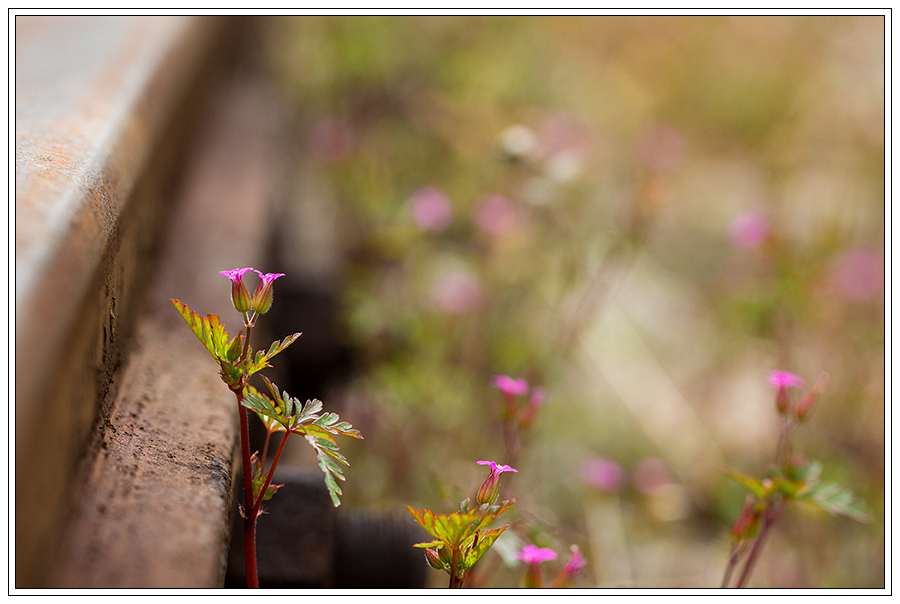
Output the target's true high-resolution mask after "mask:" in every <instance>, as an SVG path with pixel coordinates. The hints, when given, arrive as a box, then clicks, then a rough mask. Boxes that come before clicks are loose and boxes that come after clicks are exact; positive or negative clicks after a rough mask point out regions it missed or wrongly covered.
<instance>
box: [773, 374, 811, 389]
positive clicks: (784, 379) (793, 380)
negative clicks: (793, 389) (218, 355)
mask: <svg viewBox="0 0 900 604" xmlns="http://www.w3.org/2000/svg"><path fill="white" fill-rule="evenodd" d="M769 383H770V384H772V385H773V386H775V387H776V388H778V389H779V390H780V389H782V388H787V387H789V386H802V385H803V379H802V378H800V377H798V376H796V375H794V374H793V373H791V372H790V371H773V372H771V373H770V374H769Z"/></svg>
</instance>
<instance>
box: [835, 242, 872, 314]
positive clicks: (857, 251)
mask: <svg viewBox="0 0 900 604" xmlns="http://www.w3.org/2000/svg"><path fill="white" fill-rule="evenodd" d="M831 279H832V282H833V283H834V286H835V289H836V290H837V291H838V293H839V294H840V295H841V296H843V297H844V298H846V299H848V300H854V301H862V300H868V299H870V298H874V297H875V296H877V295H878V294H879V292H880V291H881V288H882V286H883V285H884V256H883V255H882V254H881V252H879V251H876V250H870V249H864V248H853V249H850V250H847V251H846V252H844V253H843V254H841V255H840V256H839V257H838V258H837V259H836V260H835V262H834V264H833V265H832V268H831Z"/></svg>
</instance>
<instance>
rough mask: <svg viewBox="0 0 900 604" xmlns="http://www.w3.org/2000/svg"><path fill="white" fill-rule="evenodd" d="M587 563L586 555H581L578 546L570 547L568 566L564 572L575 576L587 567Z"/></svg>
mask: <svg viewBox="0 0 900 604" xmlns="http://www.w3.org/2000/svg"><path fill="white" fill-rule="evenodd" d="M587 563H588V561H587V558H585V557H584V554H582V553H581V550H580V549H578V546H577V545H572V546H570V547H569V561H568V562H566V566H565V568H563V572H564V573H566V574H568V575H570V576H574V575H575V574H577V573H578V572H579V571H580V570H582V569H583V568H584V567H585V566H587Z"/></svg>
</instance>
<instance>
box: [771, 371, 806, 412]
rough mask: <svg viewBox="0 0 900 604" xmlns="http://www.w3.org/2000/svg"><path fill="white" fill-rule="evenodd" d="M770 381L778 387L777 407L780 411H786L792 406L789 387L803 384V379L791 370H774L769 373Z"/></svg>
mask: <svg viewBox="0 0 900 604" xmlns="http://www.w3.org/2000/svg"><path fill="white" fill-rule="evenodd" d="M769 383H770V384H772V385H773V386H775V387H776V388H777V389H778V394H776V395H775V408H776V409H778V412H779V413H786V412H787V410H788V409H789V408H790V406H791V401H790V398H789V397H788V393H787V389H788V388H789V387H791V386H802V385H803V380H802V379H801V378H800V377H798V376H796V375H794V374H793V373H791V372H790V371H773V372H771V373H770V374H769Z"/></svg>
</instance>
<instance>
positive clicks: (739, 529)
mask: <svg viewBox="0 0 900 604" xmlns="http://www.w3.org/2000/svg"><path fill="white" fill-rule="evenodd" d="M758 525H759V512H758V511H757V510H756V501H755V500H754V499H753V496H752V495H748V496H747V499H746V500H745V501H744V509H742V510H741V515H740V516H738V518H737V520H735V521H734V524H733V525H732V526H731V537H732V539H734V540H735V541H742V540H743V539H746V538H753V537H754V536H756V530H757V528H758Z"/></svg>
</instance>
